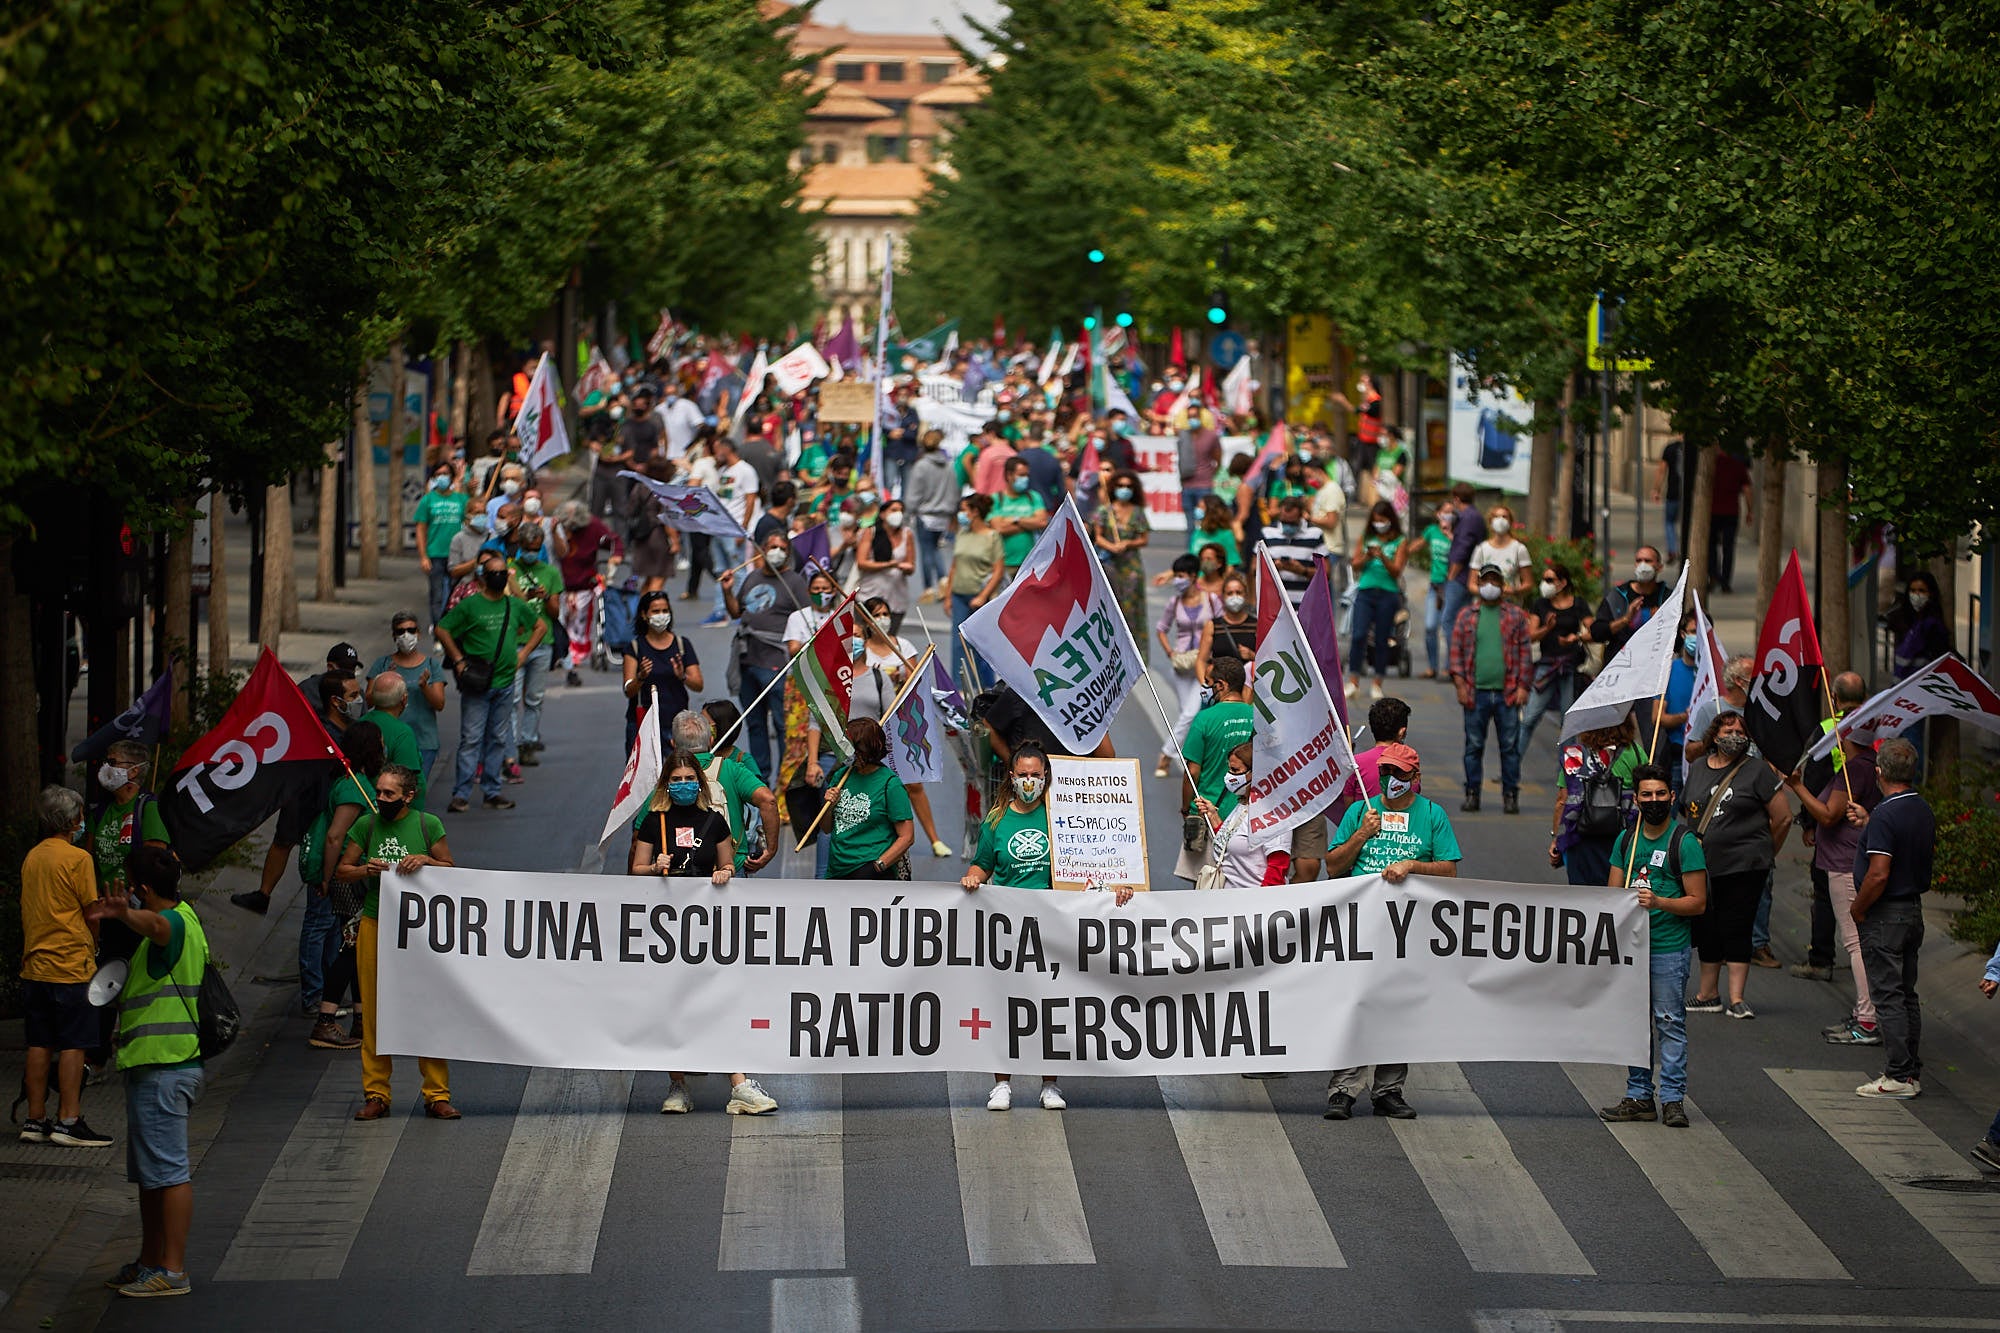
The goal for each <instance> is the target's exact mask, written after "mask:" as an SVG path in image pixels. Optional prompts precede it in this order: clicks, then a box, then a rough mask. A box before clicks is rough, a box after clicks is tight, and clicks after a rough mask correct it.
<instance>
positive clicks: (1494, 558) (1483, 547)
mask: <svg viewBox="0 0 2000 1333" xmlns="http://www.w3.org/2000/svg"><path fill="white" fill-rule="evenodd" d="M1534 563H1535V557H1534V556H1533V555H1531V554H1529V552H1528V544H1527V543H1526V542H1524V541H1522V540H1521V539H1520V538H1518V537H1516V538H1515V539H1514V540H1512V541H1510V542H1508V543H1507V544H1506V545H1505V546H1495V545H1494V544H1493V543H1492V542H1490V541H1484V542H1481V543H1479V545H1477V546H1475V547H1473V548H1472V566H1471V574H1472V582H1473V583H1474V584H1475V585H1477V583H1478V582H1479V571H1480V570H1482V569H1484V568H1486V567H1487V566H1488V565H1498V566H1500V574H1501V576H1502V577H1503V578H1505V579H1506V581H1507V586H1508V587H1509V588H1511V587H1513V586H1514V585H1515V584H1517V583H1519V582H1520V581H1521V577H1520V576H1521V571H1522V570H1524V569H1526V568H1527V567H1528V566H1529V565H1532V564H1534Z"/></svg>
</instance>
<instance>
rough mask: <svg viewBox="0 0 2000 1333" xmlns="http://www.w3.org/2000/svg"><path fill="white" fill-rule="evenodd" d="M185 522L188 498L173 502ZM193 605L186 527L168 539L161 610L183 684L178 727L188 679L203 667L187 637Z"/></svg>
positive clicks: (176, 696) (177, 695) (176, 708)
mask: <svg viewBox="0 0 2000 1333" xmlns="http://www.w3.org/2000/svg"><path fill="white" fill-rule="evenodd" d="M174 512H175V513H177V514H178V515H179V516H180V518H181V521H182V523H183V524H185V523H187V522H189V521H190V516H191V515H192V514H193V512H194V506H193V505H191V504H189V503H188V502H187V501H186V500H182V501H180V502H179V503H178V504H176V505H175V506H174ZM193 605H194V531H193V529H192V528H189V527H183V528H182V529H181V530H180V531H179V532H177V533H175V534H174V537H173V540H172V541H170V542H168V543H167V596H166V602H165V606H164V609H163V610H162V612H161V615H162V620H161V624H162V625H163V627H164V628H165V631H166V633H165V638H166V641H167V654H168V657H169V659H170V660H172V661H173V662H174V679H175V680H176V681H178V682H179V684H180V688H179V689H177V690H175V691H174V692H173V713H172V721H173V725H175V726H176V727H178V726H180V725H181V724H183V723H185V722H186V721H187V713H188V692H187V685H188V682H189V681H190V680H192V679H194V677H195V674H196V673H197V672H198V671H199V670H200V664H199V662H198V661H197V659H196V657H195V645H194V644H193V643H192V642H191V641H190V640H189V638H188V629H189V625H188V617H189V613H190V609H191V608H192V607H193Z"/></svg>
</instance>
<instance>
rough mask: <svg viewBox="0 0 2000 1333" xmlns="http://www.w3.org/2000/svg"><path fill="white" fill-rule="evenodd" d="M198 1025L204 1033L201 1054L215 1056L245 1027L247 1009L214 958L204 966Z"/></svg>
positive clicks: (203, 1056)
mask: <svg viewBox="0 0 2000 1333" xmlns="http://www.w3.org/2000/svg"><path fill="white" fill-rule="evenodd" d="M195 1027H196V1029H197V1031H198V1032H199V1034H200V1037H201V1058H202V1059H204V1060H213V1059H215V1057H216V1056H218V1055H221V1054H222V1053H223V1052H224V1051H226V1050H228V1049H229V1048H230V1046H231V1045H232V1044H233V1043H234V1042H235V1040H236V1035H237V1034H238V1033H239V1032H241V1031H243V1011H242V1010H241V1009H239V1008H238V1007H237V1005H236V997H235V996H234V995H231V994H230V993H229V983H228V982H226V981H224V980H223V979H222V969H221V968H219V967H217V966H216V965H215V960H214V959H213V958H211V959H209V960H208V963H207V965H206V966H204V967H203V968H202V970H201V994H200V995H199V996H198V997H197V1003H196V1007H195Z"/></svg>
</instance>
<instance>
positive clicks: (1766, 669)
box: [1743, 551, 1824, 773]
mask: <svg viewBox="0 0 2000 1333" xmlns="http://www.w3.org/2000/svg"><path fill="white" fill-rule="evenodd" d="M1756 665H1757V677H1756V679H1755V680H1754V681H1753V682H1751V685H1750V702H1749V704H1748V705H1747V706H1746V707H1745V708H1744V710H1743V725H1744V727H1745V729H1746V730H1748V731H1749V733H1750V739H1751V740H1753V741H1755V742H1756V743H1757V748H1758V749H1759V750H1761V751H1763V753H1764V757H1765V758H1766V759H1768V760H1770V761H1771V766H1772V767H1774V768H1776V769H1777V770H1778V771H1779V772H1780V773H1789V772H1791V771H1792V770H1793V769H1795V768H1797V767H1798V766H1799V760H1801V759H1802V758H1804V757H1805V753H1806V750H1807V748H1808V747H1810V746H1811V745H1812V744H1813V742H1814V741H1817V740H1818V739H1819V738H1820V729H1819V719H1820V683H1819V675H1820V672H1821V670H1823V669H1824V667H1823V659H1822V658H1821V657H1820V652H1819V631H1818V630H1817V629H1815V628H1814V627H1813V618H1812V603H1811V601H1809V600H1808V599H1807V597H1806V580H1805V575H1804V574H1802V573H1801V572H1800V571H1799V553H1798V552H1797V551H1793V552H1792V556H1791V559H1789V560H1787V561H1786V562H1785V572H1784V574H1783V575H1782V576H1781V577H1780V578H1779V579H1778V590H1777V592H1776V593H1775V594H1773V595H1772V597H1771V605H1770V606H1769V607H1767V608H1765V611H1764V624H1763V628H1762V629H1760V630H1759V631H1758V633H1757V658H1756Z"/></svg>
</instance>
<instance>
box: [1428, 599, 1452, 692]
mask: <svg viewBox="0 0 2000 1333" xmlns="http://www.w3.org/2000/svg"><path fill="white" fill-rule="evenodd" d="M1446 593H1447V585H1446V584H1442V583H1433V584H1432V585H1431V586H1430V589H1429V591H1427V592H1426V593H1425V594H1424V661H1425V664H1426V665H1428V666H1429V667H1430V669H1431V670H1432V671H1436V670H1437V669H1438V632H1439V631H1440V630H1442V631H1444V632H1445V633H1447V634H1449V633H1450V631H1451V625H1450V623H1449V622H1448V621H1446V620H1445V618H1444V606H1443V605H1442V603H1443V600H1444V598H1445V596H1446Z"/></svg>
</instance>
